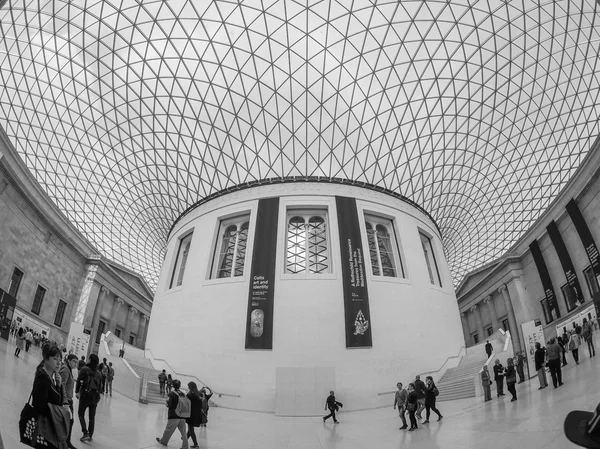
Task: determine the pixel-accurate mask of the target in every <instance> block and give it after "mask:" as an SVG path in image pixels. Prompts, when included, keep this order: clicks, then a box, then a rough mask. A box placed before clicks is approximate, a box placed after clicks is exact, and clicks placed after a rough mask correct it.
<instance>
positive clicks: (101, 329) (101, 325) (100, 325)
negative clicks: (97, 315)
mask: <svg viewBox="0 0 600 449" xmlns="http://www.w3.org/2000/svg"><path fill="white" fill-rule="evenodd" d="M105 328H106V323H105V322H104V321H102V320H100V321H98V332H96V343H98V344H100V339H101V337H102V334H103V333H104V329H105Z"/></svg>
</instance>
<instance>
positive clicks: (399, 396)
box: [394, 382, 408, 430]
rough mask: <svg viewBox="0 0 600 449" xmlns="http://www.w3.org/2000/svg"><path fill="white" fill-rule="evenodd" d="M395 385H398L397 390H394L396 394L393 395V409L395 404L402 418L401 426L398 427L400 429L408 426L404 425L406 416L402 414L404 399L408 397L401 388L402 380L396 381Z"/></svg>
mask: <svg viewBox="0 0 600 449" xmlns="http://www.w3.org/2000/svg"><path fill="white" fill-rule="evenodd" d="M396 387H398V391H396V394H395V395H394V410H395V409H396V406H397V407H398V415H399V416H400V419H401V420H402V427H400V430H404V429H407V428H408V426H407V425H406V417H405V416H404V415H405V414H406V399H407V398H408V392H407V391H406V390H405V389H404V388H402V382H398V383H397V384H396Z"/></svg>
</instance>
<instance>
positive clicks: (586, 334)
mask: <svg viewBox="0 0 600 449" xmlns="http://www.w3.org/2000/svg"><path fill="white" fill-rule="evenodd" d="M593 332H594V331H593V328H592V325H591V324H590V323H589V321H588V320H587V318H584V319H583V331H582V332H581V336H582V337H583V339H584V340H585V342H586V343H587V345H588V351H589V352H590V357H595V356H596V348H594V338H593Z"/></svg>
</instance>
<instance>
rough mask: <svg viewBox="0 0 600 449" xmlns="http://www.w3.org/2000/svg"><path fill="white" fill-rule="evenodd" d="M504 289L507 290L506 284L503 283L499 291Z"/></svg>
mask: <svg viewBox="0 0 600 449" xmlns="http://www.w3.org/2000/svg"><path fill="white" fill-rule="evenodd" d="M504 290H506V284H502V285H501V286H500V287H498V292H499V293H502V292H503V291H504Z"/></svg>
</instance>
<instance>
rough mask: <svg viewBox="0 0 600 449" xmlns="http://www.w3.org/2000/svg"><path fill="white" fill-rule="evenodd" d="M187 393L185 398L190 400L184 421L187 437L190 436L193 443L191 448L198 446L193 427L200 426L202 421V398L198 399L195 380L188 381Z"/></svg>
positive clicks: (198, 393)
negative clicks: (188, 410)
mask: <svg viewBox="0 0 600 449" xmlns="http://www.w3.org/2000/svg"><path fill="white" fill-rule="evenodd" d="M188 390H189V392H188V394H187V395H186V396H187V398H188V399H189V400H190V405H191V410H190V417H189V418H186V420H185V422H186V424H187V428H188V431H187V437H188V438H190V437H192V442H193V443H194V445H193V446H190V447H192V448H196V447H200V446H198V439H197V438H196V431H195V429H194V428H195V427H200V424H201V423H202V400H201V399H200V392H199V391H198V386H197V385H196V382H190V383H188Z"/></svg>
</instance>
